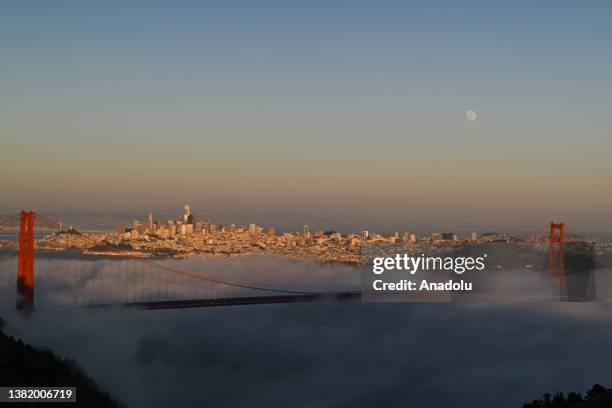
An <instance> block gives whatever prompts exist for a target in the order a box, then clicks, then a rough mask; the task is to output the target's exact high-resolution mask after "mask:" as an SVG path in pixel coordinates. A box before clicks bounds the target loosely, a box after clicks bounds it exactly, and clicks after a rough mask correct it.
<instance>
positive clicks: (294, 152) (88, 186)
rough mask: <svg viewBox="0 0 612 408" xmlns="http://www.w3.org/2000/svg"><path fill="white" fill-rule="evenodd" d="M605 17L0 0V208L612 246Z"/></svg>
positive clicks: (525, 8)
mask: <svg viewBox="0 0 612 408" xmlns="http://www.w3.org/2000/svg"><path fill="white" fill-rule="evenodd" d="M315 6H316V7H315ZM315 10H316V11H315ZM610 11H612V5H610V4H608V3H603V2H599V3H592V4H589V6H588V7H584V5H582V4H580V3H577V2H569V1H563V2H552V1H544V2H538V3H535V4H534V3H531V2H524V3H522V5H521V4H518V3H513V4H490V3H489V2H482V1H477V2H471V3H469V4H463V3H462V4H457V3H453V2H443V6H440V7H439V8H437V7H433V6H431V5H424V4H411V3H398V2H387V3H385V4H384V5H381V4H379V3H377V4H369V5H368V4H366V3H362V2H356V3H352V4H351V5H350V6H348V5H342V4H327V3H319V4H308V5H292V6H291V7H287V6H283V4H282V3H280V2H275V1H265V2H261V3H258V5H257V6H254V5H253V4H249V3H248V2H239V3H237V4H234V5H220V4H210V3H200V2H185V3H183V4H182V7H173V6H171V5H169V4H166V3H162V2H147V4H146V5H137V4H129V5H128V4H124V3H120V2H108V3H105V5H98V6H96V7H95V8H91V7H90V6H84V5H81V4H79V3H78V2H66V3H62V4H61V5H58V4H53V5H51V4H48V5H44V4H43V5H39V6H38V7H37V8H36V9H31V8H30V7H27V6H26V5H20V4H11V5H7V6H6V7H5V8H4V9H3V13H2V16H0V38H1V40H0V50H2V52H3V55H4V58H3V60H4V63H3V65H2V66H1V67H0V85H2V87H3V89H4V91H3V94H2V95H1V96H0V134H1V135H2V150H1V151H0V171H2V173H3V174H5V175H9V177H7V178H5V180H4V181H3V183H2V187H3V188H2V190H3V196H2V200H0V212H4V213H11V212H13V211H15V210H17V209H20V208H36V209H37V210H39V211H42V212H56V211H75V210H77V211H79V210H81V211H82V210H87V211H97V212H108V213H112V212H118V211H121V210H124V209H126V208H149V207H150V208H151V209H152V210H153V211H157V212H165V211H168V210H171V209H172V208H175V207H176V206H177V205H181V203H182V202H183V201H189V202H191V203H193V204H194V206H197V208H199V209H204V210H209V211H212V212H213V213H218V214H221V215H223V216H227V217H228V218H231V217H233V216H241V215H242V214H247V215H250V216H254V217H256V218H261V221H259V222H264V221H265V222H270V221H272V220H274V219H277V222H279V223H287V224H291V223H292V221H291V220H292V219H293V218H296V217H297V218H299V219H303V221H300V222H299V223H302V222H306V223H310V224H315V223H317V222H320V223H325V222H327V221H329V220H330V219H331V220H332V221H334V222H336V223H338V225H346V226H348V225H350V224H354V225H355V227H354V228H355V229H359V228H363V227H369V228H372V229H388V228H393V226H394V225H399V226H400V227H401V226H403V225H406V226H411V225H414V224H415V223H416V224H420V225H417V226H416V228H427V227H426V226H427V225H431V224H432V223H439V224H441V225H447V224H451V226H450V228H452V229H465V230H470V229H477V230H489V229H496V230H510V229H515V230H526V231H529V230H533V229H534V228H535V227H539V226H541V225H545V224H546V223H547V222H550V221H552V220H564V221H566V222H567V223H568V224H570V225H572V226H573V227H574V228H575V230H577V231H587V232H602V233H604V232H610V231H612V189H610V188H609V184H610V181H611V180H612V162H610V160H609V152H610V151H611V150H612V139H610V137H609V131H610V129H612V117H610V115H609V114H608V112H607V111H608V107H609V106H610V104H611V102H612V100H611V99H610V98H611V97H610V95H612V92H610V91H612V88H611V86H612V74H611V72H612V53H610V52H609V43H610V39H611V38H612V28H610V27H609V24H608V21H607V18H606V16H607V15H609V12H610ZM544 23H546V24H544ZM465 27H469V29H465ZM544 27H545V29H544ZM470 111H474V115H472V114H470V115H469V117H468V116H466V112H470ZM472 118H473V119H472ZM16 169H19V171H16ZM15 174H17V175H15ZM266 220H270V221H266ZM317 220H320V221H317ZM371 224H374V225H371ZM432 228H434V229H438V228H439V227H437V226H432Z"/></svg>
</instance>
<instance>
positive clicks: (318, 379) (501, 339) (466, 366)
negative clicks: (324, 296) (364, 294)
mask: <svg viewBox="0 0 612 408" xmlns="http://www.w3.org/2000/svg"><path fill="white" fill-rule="evenodd" d="M173 262H179V264H181V263H180V262H182V265H184V266H185V269H189V267H194V266H202V267H206V268H208V269H210V270H211V274H213V275H214V274H217V273H222V274H224V275H223V276H226V277H227V280H231V279H236V280H238V279H243V278H244V277H246V276H249V277H250V279H252V281H251V282H260V283H266V284H277V285H281V286H284V285H289V284H290V283H294V284H296V283H297V284H298V285H301V286H300V287H316V286H317V285H322V286H326V285H328V284H329V282H332V283H331V284H332V285H333V286H335V287H338V288H354V285H358V284H359V272H358V271H357V270H356V269H354V268H351V267H348V266H345V265H327V266H320V265H318V264H317V263H315V262H310V261H306V262H295V261H289V260H287V259H283V258H273V259H270V258H263V257H256V258H243V259H237V260H202V259H199V260H198V259H196V260H193V259H192V260H187V261H173ZM196 263H197V265H196ZM11 265H14V264H13V263H12V261H11V260H10V259H8V260H7V259H6V258H4V259H3V260H2V263H0V266H1V267H2V268H4V271H3V274H4V275H5V276H10V273H11V272H10V271H8V272H7V271H6V269H7V268H10V267H12V266H11ZM213 269H214V271H212V270H213ZM13 273H14V272H13ZM230 278H231V279H230ZM293 287H295V285H294V286H293ZM11 290H12V291H14V288H11V287H10V286H9V287H7V286H6V285H5V286H4V287H3V291H4V293H3V296H2V298H3V299H8V298H9V297H10V296H8V293H7V292H6V291H11ZM609 309H610V308H608V307H607V304H605V303H596V302H591V303H542V304H540V303H533V302H529V303H519V304H514V305H511V304H495V303H491V302H489V303H482V302H479V303H474V302H466V303H439V304H421V303H361V302H347V303H338V302H333V301H328V302H320V303H308V304H284V305H257V306H232V307H219V308H204V309H185V310H166V311H139V310H122V309H120V308H115V309H105V310H97V311H93V312H92V311H89V310H83V309H79V308H76V307H68V306H62V305H61V304H53V303H49V304H45V306H44V307H40V308H38V309H37V310H36V311H35V312H34V313H33V314H32V315H31V316H30V317H29V318H24V317H23V316H21V315H19V314H16V313H15V311H14V303H11V302H7V301H3V302H2V306H1V309H0V316H1V317H2V318H3V319H5V320H6V321H7V325H6V327H5V331H6V332H7V333H8V334H11V335H14V336H17V337H20V338H23V339H24V340H25V341H27V342H29V343H31V344H33V345H36V346H41V347H48V348H50V349H51V350H52V351H54V352H55V353H57V354H58V355H60V356H63V357H69V358H73V359H75V360H76V361H77V362H78V363H79V365H81V366H82V367H83V369H84V370H85V371H86V373H87V374H88V375H90V376H91V377H93V378H94V380H95V381H96V382H97V383H98V384H99V385H100V386H101V387H102V388H103V389H105V390H106V391H108V392H110V393H111V395H113V397H115V398H116V399H118V400H120V401H122V402H123V403H125V404H127V405H128V406H130V407H167V406H196V405H201V404H209V405H211V406H218V405H240V406H271V405H294V406H309V407H312V406H329V405H339V406H349V405H350V406H354V405H377V406H453V407H474V406H483V407H490V406H499V407H520V406H522V404H523V402H525V401H527V400H531V399H534V398H537V397H540V396H541V394H542V393H544V392H551V391H565V392H567V391H580V392H583V391H584V390H585V389H586V388H588V387H589V386H591V385H592V384H593V383H595V382H598V383H601V384H604V385H608V386H609V385H612V365H611V364H610V360H609V359H608V349H609V344H611V343H612V330H611V328H612V318H611V316H612V313H610V312H609Z"/></svg>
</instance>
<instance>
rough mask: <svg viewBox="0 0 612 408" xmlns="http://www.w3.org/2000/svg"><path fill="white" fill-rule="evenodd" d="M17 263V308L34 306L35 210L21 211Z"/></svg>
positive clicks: (28, 308) (24, 308) (23, 308)
mask: <svg viewBox="0 0 612 408" xmlns="http://www.w3.org/2000/svg"><path fill="white" fill-rule="evenodd" d="M17 262H18V265H17V309H21V310H30V309H32V307H33V306H34V212H32V211H28V212H26V211H21V212H20V213H19V258H18V261H17Z"/></svg>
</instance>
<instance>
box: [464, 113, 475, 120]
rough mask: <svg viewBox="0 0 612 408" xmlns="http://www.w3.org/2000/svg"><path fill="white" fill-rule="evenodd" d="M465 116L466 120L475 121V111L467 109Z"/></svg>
mask: <svg viewBox="0 0 612 408" xmlns="http://www.w3.org/2000/svg"><path fill="white" fill-rule="evenodd" d="M465 118H466V119H467V121H468V122H473V121H475V120H476V111H473V110H469V111H467V112H465Z"/></svg>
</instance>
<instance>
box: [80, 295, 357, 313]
mask: <svg viewBox="0 0 612 408" xmlns="http://www.w3.org/2000/svg"><path fill="white" fill-rule="evenodd" d="M357 299H361V292H336V293H309V294H296V295H275V296H253V297H233V298H218V299H185V300H165V301H151V302H133V303H117V304H101V305H91V306H90V307H93V308H103V307H113V306H121V307H130V308H132V307H133V308H140V309H149V310H158V309H187V308H195V307H217V306H238V305H263V304H274V303H301V302H317V301H321V300H335V301H349V300H357Z"/></svg>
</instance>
